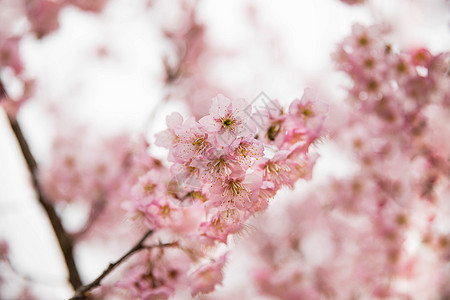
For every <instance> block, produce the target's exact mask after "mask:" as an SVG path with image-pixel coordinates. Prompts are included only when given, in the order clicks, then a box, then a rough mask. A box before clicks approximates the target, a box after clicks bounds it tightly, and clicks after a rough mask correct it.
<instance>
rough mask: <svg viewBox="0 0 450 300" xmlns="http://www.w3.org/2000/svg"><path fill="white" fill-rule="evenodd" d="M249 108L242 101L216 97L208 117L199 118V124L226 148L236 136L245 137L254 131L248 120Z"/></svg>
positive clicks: (220, 96)
mask: <svg viewBox="0 0 450 300" xmlns="http://www.w3.org/2000/svg"><path fill="white" fill-rule="evenodd" d="M250 114H251V107H250V106H249V104H248V103H247V101H245V100H243V99H238V100H233V101H231V100H230V99H228V98H226V97H225V96H224V95H218V96H217V97H215V98H214V99H213V100H212V104H211V108H210V110H209V115H208V116H205V117H203V118H201V119H200V120H199V123H200V124H202V125H203V126H204V127H205V129H206V130H207V131H208V132H210V133H216V134H217V138H216V142H217V143H218V145H220V146H228V145H229V144H230V143H231V142H232V141H234V140H235V139H236V138H237V137H238V136H242V137H247V136H250V135H252V134H253V132H254V131H255V125H254V124H253V122H252V121H251V120H250Z"/></svg>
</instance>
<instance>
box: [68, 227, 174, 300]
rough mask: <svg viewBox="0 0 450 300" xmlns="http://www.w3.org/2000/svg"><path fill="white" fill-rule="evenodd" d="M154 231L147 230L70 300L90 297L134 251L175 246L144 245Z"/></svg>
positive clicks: (171, 244) (168, 244) (172, 244)
mask: <svg viewBox="0 0 450 300" xmlns="http://www.w3.org/2000/svg"><path fill="white" fill-rule="evenodd" d="M152 233H153V231H152V230H149V231H147V233H146V234H145V235H144V236H143V237H142V238H141V239H140V240H139V241H138V242H137V244H136V245H135V246H134V247H133V248H131V249H130V250H129V251H128V252H127V253H125V254H124V255H123V256H122V257H121V258H119V259H118V260H117V261H115V262H114V263H110V264H109V266H108V268H106V270H105V271H103V273H102V274H101V275H100V276H99V277H97V278H96V279H95V280H94V281H92V282H91V283H89V284H86V285H84V286H82V287H80V288H78V289H77V291H76V293H75V295H74V296H73V297H72V298H70V300H82V299H86V298H87V297H88V294H89V291H90V290H92V289H93V288H95V287H98V286H100V283H101V281H102V280H103V278H105V277H106V276H107V275H108V274H109V273H111V271H112V270H114V269H115V268H116V267H117V266H118V265H120V264H121V263H122V262H123V261H125V260H126V259H127V258H128V257H130V256H131V255H133V254H134V253H136V252H138V251H140V250H143V249H153V248H156V247H170V246H174V245H175V244H176V243H166V244H156V245H151V246H146V245H144V241H145V240H146V239H147V238H148V237H149V236H150V235H151V234H152Z"/></svg>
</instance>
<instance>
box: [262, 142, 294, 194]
mask: <svg viewBox="0 0 450 300" xmlns="http://www.w3.org/2000/svg"><path fill="white" fill-rule="evenodd" d="M290 154H291V152H290V151H286V150H280V151H278V152H277V153H276V154H275V156H274V157H273V158H271V159H269V158H262V159H261V160H259V161H258V163H257V167H258V169H259V170H261V171H262V173H263V180H264V181H268V182H272V183H273V184H274V186H275V188H276V189H279V188H281V186H283V185H286V186H288V187H290V188H293V187H294V184H295V182H296V181H297V179H298V175H297V170H298V169H297V168H298V167H299V166H300V164H299V163H298V162H296V161H295V160H293V159H291V158H289V155H290Z"/></svg>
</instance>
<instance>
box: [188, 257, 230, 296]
mask: <svg viewBox="0 0 450 300" xmlns="http://www.w3.org/2000/svg"><path fill="white" fill-rule="evenodd" d="M226 260H227V254H224V255H222V256H221V257H219V258H218V259H217V260H216V261H213V262H211V263H209V264H205V265H202V266H201V267H200V268H198V269H197V270H195V271H194V272H193V273H192V274H191V275H190V279H191V295H192V296H195V295H197V294H199V293H210V292H212V291H214V288H215V286H216V285H217V284H221V283H222V280H223V268H224V266H225V263H226Z"/></svg>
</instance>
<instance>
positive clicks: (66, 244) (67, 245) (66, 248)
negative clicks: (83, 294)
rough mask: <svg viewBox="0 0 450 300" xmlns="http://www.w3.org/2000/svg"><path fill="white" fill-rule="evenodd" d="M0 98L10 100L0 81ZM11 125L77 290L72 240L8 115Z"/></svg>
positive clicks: (77, 273) (20, 135)
mask: <svg viewBox="0 0 450 300" xmlns="http://www.w3.org/2000/svg"><path fill="white" fill-rule="evenodd" d="M0 98H8V95H7V93H6V90H5V88H4V86H3V83H2V81H1V80H0ZM8 120H9V124H10V126H11V129H12V131H13V132H14V135H15V136H16V139H17V141H18V143H19V146H20V150H21V151H22V154H23V157H24V158H25V162H26V164H27V167H28V170H29V171H30V174H31V179H32V183H33V187H34V189H35V191H36V194H37V196H38V200H39V203H40V204H41V205H42V207H43V208H44V210H45V213H46V214H47V216H48V218H49V220H50V223H51V225H52V228H53V231H54V232H55V235H56V238H57V240H58V243H59V247H60V248H61V251H62V253H63V255H64V260H65V262H66V266H67V270H68V272H69V282H70V284H71V285H72V287H73V288H74V290H76V289H77V288H78V287H80V286H82V282H81V279H80V274H79V272H78V269H77V266H76V264H75V260H74V258H73V244H72V240H71V239H70V238H69V236H68V234H67V232H66V231H65V230H64V227H63V225H62V222H61V219H60V218H59V216H58V214H57V213H56V211H55V208H54V207H53V206H52V205H51V204H50V202H49V201H48V199H46V197H45V196H44V195H43V193H42V190H41V188H40V186H39V183H38V179H37V163H36V160H35V159H34V156H33V154H32V153H31V151H30V147H29V146H28V143H27V140H26V139H25V137H24V135H23V133H22V129H21V128H20V125H19V123H18V122H17V120H16V119H15V118H14V117H12V116H10V115H9V114H8Z"/></svg>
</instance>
